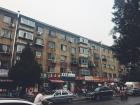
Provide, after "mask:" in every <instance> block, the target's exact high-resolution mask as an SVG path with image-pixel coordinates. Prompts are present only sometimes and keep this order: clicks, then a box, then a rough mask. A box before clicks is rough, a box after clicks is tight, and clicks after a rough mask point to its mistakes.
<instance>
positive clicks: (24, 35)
mask: <svg viewBox="0 0 140 105" xmlns="http://www.w3.org/2000/svg"><path fill="white" fill-rule="evenodd" d="M18 36H19V37H21V38H25V39H30V40H33V33H31V32H26V31H23V30H19V32H18Z"/></svg>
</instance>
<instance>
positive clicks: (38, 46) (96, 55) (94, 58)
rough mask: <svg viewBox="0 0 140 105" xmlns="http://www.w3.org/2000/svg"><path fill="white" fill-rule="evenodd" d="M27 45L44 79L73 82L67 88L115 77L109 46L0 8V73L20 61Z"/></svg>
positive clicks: (115, 68) (114, 63)
mask: <svg viewBox="0 0 140 105" xmlns="http://www.w3.org/2000/svg"><path fill="white" fill-rule="evenodd" d="M27 43H30V45H31V48H32V49H33V51H34V53H35V55H36V60H37V61H38V63H39V64H41V65H42V68H43V72H44V74H45V76H47V78H50V79H51V80H53V79H54V78H55V80H64V81H67V83H68V84H69V83H73V84H69V85H71V87H73V85H74V83H75V81H80V80H81V81H84V82H83V84H85V82H86V81H94V82H101V81H114V80H115V79H116V78H117V77H118V75H119V74H118V73H119V62H118V61H117V60H116V58H114V56H113V55H114V53H113V52H112V50H111V48H110V47H109V46H107V45H103V44H102V43H100V42H96V41H93V40H91V39H87V38H85V37H82V36H80V35H77V34H74V33H71V32H68V31H65V30H62V29H59V28H57V27H54V26H51V25H48V24H46V23H43V22H40V21H38V20H35V19H32V18H30V17H27V16H24V15H22V14H19V13H16V12H13V11H10V10H7V9H4V8H0V71H2V72H5V71H8V70H9V68H10V67H11V65H13V64H15V63H16V61H17V60H19V59H20V57H19V55H20V54H21V52H22V50H23V49H24V48H25V45H26V44H27ZM69 81H70V82H69ZM57 82H61V81H57Z"/></svg>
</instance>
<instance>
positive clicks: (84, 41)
mask: <svg viewBox="0 0 140 105" xmlns="http://www.w3.org/2000/svg"><path fill="white" fill-rule="evenodd" d="M80 42H81V43H84V44H88V40H87V39H85V38H82V37H81V38H80Z"/></svg>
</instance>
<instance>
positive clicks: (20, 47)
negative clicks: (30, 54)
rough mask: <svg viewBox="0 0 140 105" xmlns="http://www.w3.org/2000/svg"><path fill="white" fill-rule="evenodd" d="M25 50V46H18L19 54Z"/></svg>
mask: <svg viewBox="0 0 140 105" xmlns="http://www.w3.org/2000/svg"><path fill="white" fill-rule="evenodd" d="M24 48H25V46H24V45H17V52H22V50H23V49H24Z"/></svg>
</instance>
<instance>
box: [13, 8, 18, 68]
mask: <svg viewBox="0 0 140 105" xmlns="http://www.w3.org/2000/svg"><path fill="white" fill-rule="evenodd" d="M19 15H20V11H18V14H17V19H16V26H15V27H16V28H15V33H14V40H13V46H12V55H11V67H12V65H13V59H14V52H15V44H16V38H17V29H18V19H19Z"/></svg>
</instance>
